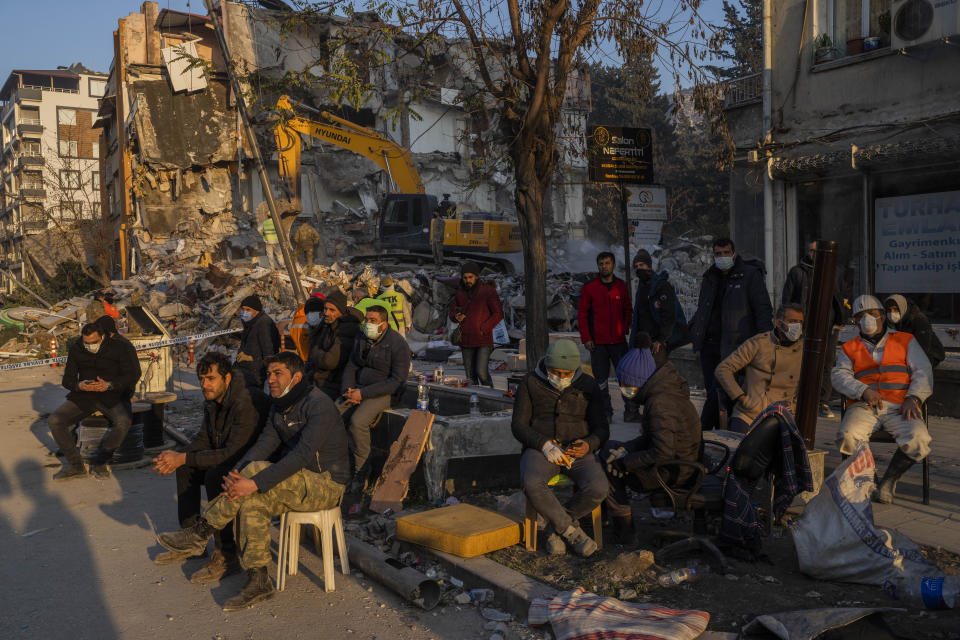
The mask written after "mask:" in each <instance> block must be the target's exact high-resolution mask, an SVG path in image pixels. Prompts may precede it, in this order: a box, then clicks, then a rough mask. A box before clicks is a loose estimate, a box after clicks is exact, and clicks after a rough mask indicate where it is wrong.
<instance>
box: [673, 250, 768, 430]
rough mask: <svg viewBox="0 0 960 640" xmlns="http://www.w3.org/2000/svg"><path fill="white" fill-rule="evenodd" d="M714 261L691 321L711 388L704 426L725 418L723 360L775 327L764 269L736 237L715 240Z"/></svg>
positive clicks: (705, 379) (702, 415) (695, 347)
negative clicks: (720, 378)
mask: <svg viewBox="0 0 960 640" xmlns="http://www.w3.org/2000/svg"><path fill="white" fill-rule="evenodd" d="M713 261H714V265H713V266H712V267H710V268H709V269H707V271H706V273H704V274H703V282H702V283H701V285H700V298H699V300H698V305H697V311H696V313H695V314H694V316H693V320H692V321H691V322H690V337H691V338H692V340H693V350H694V351H699V352H700V367H701V369H702V371H703V384H704V387H705V389H706V392H707V399H706V402H705V403H704V405H703V411H702V412H701V413H700V423H701V424H702V425H703V428H704V429H715V428H716V427H717V423H718V422H719V420H720V415H719V409H720V405H719V403H718V402H719V398H718V394H717V392H718V390H719V386H718V385H717V379H716V377H714V371H715V370H716V368H717V365H718V364H720V361H721V360H723V359H724V358H726V357H727V356H728V355H730V354H731V353H733V350H734V349H736V348H737V347H739V346H740V345H741V344H743V342H744V341H745V340H746V339H747V338H750V337H752V336H755V335H756V334H758V333H761V332H765V331H770V330H771V329H773V309H772V307H771V305H770V296H769V295H767V287H766V284H765V283H764V278H763V270H762V269H761V268H760V267H759V266H757V265H756V264H755V263H750V262H747V261H746V260H744V259H743V258H742V257H740V256H738V255H737V253H736V251H735V249H734V245H733V240H731V239H730V238H717V239H716V240H714V241H713Z"/></svg>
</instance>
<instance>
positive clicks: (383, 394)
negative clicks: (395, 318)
mask: <svg viewBox="0 0 960 640" xmlns="http://www.w3.org/2000/svg"><path fill="white" fill-rule="evenodd" d="M409 373H410V347H409V346H408V345H407V341H406V340H405V339H404V337H403V336H402V335H400V334H399V333H397V332H396V331H394V330H393V329H391V328H390V325H389V324H388V322H387V310H386V309H385V308H384V307H381V306H379V305H374V306H372V307H368V308H367V316H366V322H365V323H364V324H363V338H362V339H361V338H358V339H357V341H356V342H355V343H354V345H353V352H352V353H351V354H350V359H349V360H348V361H347V366H346V367H345V368H344V370H343V380H342V381H341V383H340V389H341V391H342V397H343V400H341V401H340V402H338V403H337V406H338V408H339V409H340V412H341V413H343V414H346V413H347V412H348V411H351V410H352V411H353V413H352V414H351V415H350V437H351V438H352V439H353V468H354V473H355V475H354V482H353V483H351V487H350V492H351V493H354V492H355V491H357V490H358V489H362V488H363V484H364V483H365V482H366V479H367V476H368V475H369V473H370V470H369V468H368V467H367V465H366V462H367V458H368V457H369V456H370V427H371V426H372V425H373V423H374V422H376V420H377V418H378V417H379V415H380V414H381V413H383V412H384V411H386V410H387V409H389V408H390V400H391V397H392V396H393V395H394V394H396V393H398V392H399V391H400V389H401V387H403V385H404V384H405V383H406V381H407V375H408V374H409Z"/></svg>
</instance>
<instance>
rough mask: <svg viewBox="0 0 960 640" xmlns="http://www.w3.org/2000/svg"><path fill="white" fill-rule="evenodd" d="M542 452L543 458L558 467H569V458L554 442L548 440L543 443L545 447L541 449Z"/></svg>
mask: <svg viewBox="0 0 960 640" xmlns="http://www.w3.org/2000/svg"><path fill="white" fill-rule="evenodd" d="M540 450H541V451H543V457H544V458H546V459H547V460H549V461H550V462H552V463H553V464H555V465H558V466H568V465H567V456H566V455H565V454H564V453H563V449H561V448H560V447H558V446H557V445H555V444H554V443H553V442H552V441H550V440H547V441H546V442H544V443H543V446H542V447H540Z"/></svg>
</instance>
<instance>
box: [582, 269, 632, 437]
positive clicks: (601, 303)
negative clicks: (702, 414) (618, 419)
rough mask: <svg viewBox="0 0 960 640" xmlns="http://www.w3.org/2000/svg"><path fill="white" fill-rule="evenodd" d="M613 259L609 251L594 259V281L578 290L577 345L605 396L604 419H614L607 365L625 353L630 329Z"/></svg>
mask: <svg viewBox="0 0 960 640" xmlns="http://www.w3.org/2000/svg"><path fill="white" fill-rule="evenodd" d="M616 264H617V263H616V259H615V258H614V257H613V254H612V253H610V252H609V251H604V252H602V253H601V254H599V255H598V256H597V277H596V278H594V279H593V280H591V281H590V282H588V283H587V284H585V285H583V288H582V289H580V304H579V306H578V309H577V326H578V327H579V328H580V341H581V342H582V343H583V346H584V347H586V348H587V351H589V352H590V367H591V368H592V370H593V377H594V378H595V379H596V381H597V384H598V385H599V386H600V390H601V391H602V392H603V393H604V394H606V395H605V400H604V408H605V410H606V413H607V419H608V420H609V419H610V418H612V417H613V407H612V405H611V404H610V394H609V392H608V391H607V378H609V377H610V363H611V362H612V363H613V366H614V368H616V366H617V363H618V362H620V358H622V357H623V355H624V354H625V353H626V352H627V348H628V347H627V330H628V329H629V328H630V316H631V310H630V292H629V291H627V285H626V283H624V281H623V280H621V279H619V278H617V277H616V276H614V275H613V268H614V267H615V266H616Z"/></svg>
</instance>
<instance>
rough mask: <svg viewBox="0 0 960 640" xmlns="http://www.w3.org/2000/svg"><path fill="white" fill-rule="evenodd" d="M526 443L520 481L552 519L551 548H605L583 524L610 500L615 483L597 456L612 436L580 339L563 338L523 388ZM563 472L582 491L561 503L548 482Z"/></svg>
mask: <svg viewBox="0 0 960 640" xmlns="http://www.w3.org/2000/svg"><path fill="white" fill-rule="evenodd" d="M511 428H512V430H513V435H514V437H515V438H516V439H517V440H519V441H520V444H522V445H523V455H522V457H521V458H520V478H521V482H522V483H523V493H524V494H525V495H526V497H527V500H529V501H530V503H531V504H532V505H533V506H534V508H536V510H537V513H539V514H540V515H542V516H543V517H544V518H546V519H547V522H548V523H549V525H550V526H549V529H548V534H547V541H546V548H547V551H548V552H549V553H551V554H562V553H564V552H565V551H566V547H567V545H569V546H570V547H571V548H572V549H573V550H574V551H575V552H576V553H577V554H579V555H581V556H584V557H586V556H589V555H591V554H592V553H594V552H595V551H596V550H597V545H596V543H595V542H594V541H593V539H591V538H588V537H587V535H586V534H585V533H584V532H583V530H582V529H581V528H580V525H579V524H578V521H579V520H580V518H582V517H584V516H586V515H588V514H589V513H590V512H591V511H593V510H594V509H595V508H596V507H597V505H599V504H600V503H601V502H603V499H604V498H605V497H606V496H607V492H608V489H609V488H608V485H607V479H606V477H605V475H604V473H603V467H602V466H600V463H599V462H597V458H596V456H595V455H594V453H595V452H596V451H597V450H598V449H599V448H600V447H602V446H603V443H604V442H606V440H607V437H608V436H609V433H610V428H609V425H608V423H607V417H606V410H605V404H604V402H603V392H602V391H601V389H600V387H599V386H598V385H597V383H596V381H595V380H594V379H593V378H592V377H591V376H588V375H587V374H585V373H583V371H582V370H581V369H580V350H579V348H578V347H577V345H576V344H575V343H574V342H573V341H572V340H557V341H556V342H554V343H553V344H551V345H550V347H549V348H548V349H547V355H546V356H545V357H544V358H543V359H542V360H541V361H540V362H539V363H537V367H536V369H534V370H533V371H532V372H530V373H528V374H527V375H526V376H525V377H524V379H523V381H522V382H520V384H519V386H518V388H517V396H516V400H515V401H514V405H513V420H512V423H511ZM558 473H563V474H565V475H567V476H570V477H571V478H572V479H573V481H574V482H575V483H576V484H577V487H578V490H577V492H576V493H575V494H574V496H573V498H572V499H571V500H570V502H568V503H567V504H566V505H563V504H560V501H559V500H557V497H556V496H555V495H554V493H553V491H552V490H551V489H550V487H549V486H547V483H548V482H549V481H550V479H551V478H553V477H554V476H555V475H557V474H558Z"/></svg>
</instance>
